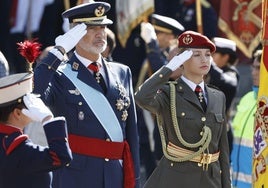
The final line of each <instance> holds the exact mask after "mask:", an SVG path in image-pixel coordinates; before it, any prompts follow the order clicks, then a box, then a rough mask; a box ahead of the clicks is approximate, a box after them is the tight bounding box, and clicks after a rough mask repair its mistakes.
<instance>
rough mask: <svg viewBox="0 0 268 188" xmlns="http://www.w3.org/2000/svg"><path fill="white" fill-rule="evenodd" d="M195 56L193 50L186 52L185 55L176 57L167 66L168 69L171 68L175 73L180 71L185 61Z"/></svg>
mask: <svg viewBox="0 0 268 188" xmlns="http://www.w3.org/2000/svg"><path fill="white" fill-rule="evenodd" d="M192 55H193V51H192V50H186V51H184V52H183V53H181V54H179V55H176V56H174V57H173V58H172V59H171V60H170V62H169V63H168V64H167V65H166V67H167V68H169V69H170V70H172V71H175V70H176V69H178V68H179V67H180V66H181V65H182V64H183V63H185V61H187V60H188V59H190V58H191V56H192Z"/></svg>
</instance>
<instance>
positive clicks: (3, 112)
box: [0, 101, 26, 122]
mask: <svg viewBox="0 0 268 188" xmlns="http://www.w3.org/2000/svg"><path fill="white" fill-rule="evenodd" d="M16 108H18V109H23V108H26V106H25V104H24V102H23V101H22V102H16V103H12V104H10V105H8V106H2V107H0V122H7V120H8V117H9V115H10V114H11V113H12V112H13V111H14V110H15V109H16Z"/></svg>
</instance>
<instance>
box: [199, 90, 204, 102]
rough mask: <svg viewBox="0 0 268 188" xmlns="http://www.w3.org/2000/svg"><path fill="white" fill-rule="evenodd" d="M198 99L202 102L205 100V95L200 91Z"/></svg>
mask: <svg viewBox="0 0 268 188" xmlns="http://www.w3.org/2000/svg"><path fill="white" fill-rule="evenodd" d="M198 99H199V101H200V102H203V99H204V96H203V94H202V92H199V93H198Z"/></svg>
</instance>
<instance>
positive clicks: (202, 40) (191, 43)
mask: <svg viewBox="0 0 268 188" xmlns="http://www.w3.org/2000/svg"><path fill="white" fill-rule="evenodd" d="M178 48H208V49H210V52H215V50H216V47H215V45H214V43H213V42H211V41H210V40H209V39H208V38H207V37H206V36H204V35H202V34H200V33H198V32H195V31H185V32H183V33H182V34H181V35H180V36H179V37H178Z"/></svg>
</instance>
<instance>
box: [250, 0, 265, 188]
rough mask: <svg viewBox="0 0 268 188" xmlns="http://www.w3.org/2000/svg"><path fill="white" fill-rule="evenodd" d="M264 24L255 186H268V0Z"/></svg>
mask: <svg viewBox="0 0 268 188" xmlns="http://www.w3.org/2000/svg"><path fill="white" fill-rule="evenodd" d="M262 25H263V27H262V41H263V54H262V61H261V65H260V85H259V93H258V101H257V111H256V116H255V126H254V155H253V169H252V175H253V179H252V180H253V182H252V183H253V187H254V188H268V166H267V164H268V87H267V86H268V46H267V45H268V43H267V41H268V0H263V4H262Z"/></svg>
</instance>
